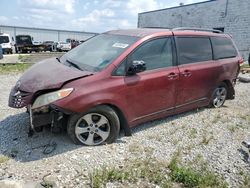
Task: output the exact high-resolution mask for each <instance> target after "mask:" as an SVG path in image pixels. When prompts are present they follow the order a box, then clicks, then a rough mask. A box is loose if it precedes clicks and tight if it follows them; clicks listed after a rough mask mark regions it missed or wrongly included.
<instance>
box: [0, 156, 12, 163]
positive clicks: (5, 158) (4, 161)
mask: <svg viewBox="0 0 250 188" xmlns="http://www.w3.org/2000/svg"><path fill="white" fill-rule="evenodd" d="M9 159H10V158H9V157H6V156H0V164H3V163H6V162H7V161H8V160H9Z"/></svg>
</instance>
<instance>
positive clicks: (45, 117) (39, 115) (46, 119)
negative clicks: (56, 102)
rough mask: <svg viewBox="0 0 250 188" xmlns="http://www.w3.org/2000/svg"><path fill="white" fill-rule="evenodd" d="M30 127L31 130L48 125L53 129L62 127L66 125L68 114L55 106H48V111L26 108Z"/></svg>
mask: <svg viewBox="0 0 250 188" xmlns="http://www.w3.org/2000/svg"><path fill="white" fill-rule="evenodd" d="M28 112H29V119H30V127H31V129H32V130H34V131H35V130H36V128H37V127H42V126H47V125H50V126H51V127H52V128H53V127H63V126H65V125H66V124H67V117H68V115H69V112H68V111H66V110H63V109H61V108H60V109H59V108H57V107H56V106H52V105H50V106H48V110H44V109H41V110H40V111H39V110H37V109H32V108H31V106H30V105H29V106H28Z"/></svg>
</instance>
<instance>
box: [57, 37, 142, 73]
mask: <svg viewBox="0 0 250 188" xmlns="http://www.w3.org/2000/svg"><path fill="white" fill-rule="evenodd" d="M137 40H138V38H137V37H131V36H123V35H110V34H101V35H98V36H96V37H93V38H91V39H89V40H87V41H86V42H84V43H82V44H81V45H79V46H78V47H76V48H74V49H72V50H71V51H69V52H68V53H66V54H65V55H63V56H62V57H61V61H62V62H63V63H65V64H67V61H70V62H72V63H74V64H76V65H77V66H78V67H79V68H80V69H82V70H88V71H94V72H96V71H101V70H102V69H104V68H105V67H107V66H108V65H109V64H111V63H112V62H113V61H114V60H115V59H116V58H117V57H118V56H119V55H121V53H122V52H124V51H125V49H127V48H128V47H129V46H130V45H131V44H133V43H134V42H136V41H137Z"/></svg>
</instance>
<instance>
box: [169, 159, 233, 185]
mask: <svg viewBox="0 0 250 188" xmlns="http://www.w3.org/2000/svg"><path fill="white" fill-rule="evenodd" d="M169 169H170V170H171V172H170V177H171V179H172V181H174V182H178V183H182V184H183V185H184V186H185V187H190V188H191V187H200V188H208V187H217V188H224V187H228V185H227V184H226V183H225V182H224V180H221V179H220V178H219V177H218V176H217V175H215V174H214V173H212V172H210V171H208V170H207V168H206V167H205V166H203V167H202V168H201V170H200V171H198V170H194V169H193V168H191V167H189V166H187V167H183V166H180V165H179V160H178V157H173V159H172V160H171V162H170V164H169Z"/></svg>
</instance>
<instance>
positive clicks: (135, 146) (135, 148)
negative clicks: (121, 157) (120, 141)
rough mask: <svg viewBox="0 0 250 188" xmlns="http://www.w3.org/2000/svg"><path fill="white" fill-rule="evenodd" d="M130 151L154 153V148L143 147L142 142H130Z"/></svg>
mask: <svg viewBox="0 0 250 188" xmlns="http://www.w3.org/2000/svg"><path fill="white" fill-rule="evenodd" d="M128 151H129V152H130V153H134V154H136V153H143V152H145V153H147V154H152V153H153V151H154V149H153V148H152V147H143V146H142V145H140V144H137V143H134V144H130V145H129V146H128Z"/></svg>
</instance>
